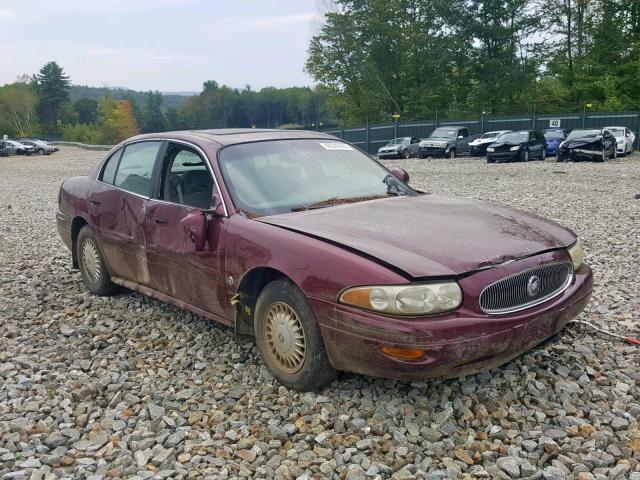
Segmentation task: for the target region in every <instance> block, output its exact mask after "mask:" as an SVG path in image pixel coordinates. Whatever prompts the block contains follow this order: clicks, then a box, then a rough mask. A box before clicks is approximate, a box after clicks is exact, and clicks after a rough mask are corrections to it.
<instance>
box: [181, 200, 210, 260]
mask: <svg viewBox="0 0 640 480" xmlns="http://www.w3.org/2000/svg"><path fill="white" fill-rule="evenodd" d="M180 223H181V224H182V228H183V229H184V233H185V234H186V235H188V236H189V238H190V239H191V241H192V242H193V244H194V246H195V249H196V252H201V251H202V250H204V245H205V244H206V243H207V219H206V217H205V215H204V213H203V212H202V211H201V210H193V211H192V212H189V214H187V216H186V217H184V218H183V219H182V220H180Z"/></svg>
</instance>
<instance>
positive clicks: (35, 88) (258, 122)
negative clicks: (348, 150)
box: [0, 62, 337, 144]
mask: <svg viewBox="0 0 640 480" xmlns="http://www.w3.org/2000/svg"><path fill="white" fill-rule="evenodd" d="M71 90H72V87H71V81H70V79H69V77H68V76H67V75H65V73H64V70H63V68H62V67H61V66H60V65H58V64H57V63H56V62H49V63H47V64H46V65H45V66H44V67H43V68H42V69H41V70H40V72H39V73H38V74H37V75H33V76H31V77H29V76H24V77H23V78H21V79H19V81H18V82H16V83H13V84H9V85H5V86H3V87H0V133H7V134H9V135H11V136H17V137H30V136H37V135H40V134H42V135H44V136H61V137H62V138H63V139H64V140H70V141H79V142H86V143H94V144H112V143H116V142H119V141H121V140H123V139H125V138H127V137H130V136H132V135H135V134H137V133H149V132H161V131H169V130H184V129H206V128H227V127H244V128H254V127H255V128H323V127H329V126H332V125H335V124H336V123H337V114H336V112H335V111H332V110H331V109H330V108H331V106H332V105H333V103H332V102H333V101H334V97H333V96H334V92H333V91H332V90H330V89H327V88H325V87H323V86H318V87H316V88H313V89H312V88H309V87H292V88H273V87H267V88H263V89H261V90H259V91H256V90H253V89H251V87H249V86H247V87H245V88H244V89H235V88H230V87H228V86H226V85H219V84H218V83H217V82H215V81H213V80H210V81H206V82H205V83H204V85H203V89H202V92H201V93H200V94H199V95H194V96H190V97H186V98H183V99H182V100H181V103H180V104H179V105H178V106H174V105H176V103H175V101H174V102H172V104H171V105H169V106H167V105H165V100H166V98H165V96H164V95H162V94H161V93H160V92H157V91H156V92H153V91H149V92H146V93H144V94H142V93H141V92H133V91H131V90H126V89H118V90H116V91H115V92H114V91H111V90H106V91H105V92H104V93H105V95H104V96H102V97H101V98H99V99H97V98H93V97H95V93H96V90H99V89H89V87H73V90H74V95H75V96H77V94H78V92H82V91H84V92H86V93H88V94H91V96H90V97H84V96H83V97H77V98H76V99H75V100H74V99H73V98H72V97H71V95H70V91H71ZM174 100H175V99H174Z"/></svg>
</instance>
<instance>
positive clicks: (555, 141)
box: [542, 128, 569, 156]
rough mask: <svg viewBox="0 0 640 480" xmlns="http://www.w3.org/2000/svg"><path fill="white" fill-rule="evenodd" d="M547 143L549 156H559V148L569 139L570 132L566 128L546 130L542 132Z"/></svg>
mask: <svg viewBox="0 0 640 480" xmlns="http://www.w3.org/2000/svg"><path fill="white" fill-rule="evenodd" d="M542 133H543V134H544V138H545V140H546V141H547V155H551V156H554V155H557V154H558V147H559V146H560V144H561V143H562V142H563V141H564V139H565V138H567V135H568V134H569V131H568V130H566V129H564V128H546V129H544V130H543V131H542Z"/></svg>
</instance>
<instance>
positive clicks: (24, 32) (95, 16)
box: [0, 0, 316, 91]
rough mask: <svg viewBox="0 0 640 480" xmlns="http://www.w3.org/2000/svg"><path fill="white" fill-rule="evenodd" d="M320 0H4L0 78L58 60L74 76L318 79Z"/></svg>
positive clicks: (182, 85)
mask: <svg viewBox="0 0 640 480" xmlns="http://www.w3.org/2000/svg"><path fill="white" fill-rule="evenodd" d="M315 13H316V10H315V2H314V0H102V1H99V0H0V58H2V59H3V61H2V67H0V85H2V84H5V83H10V82H13V81H15V79H16V77H17V76H19V75H22V74H25V73H26V74H32V73H35V72H37V71H38V70H39V69H40V68H41V67H42V65H44V64H45V63H46V62H47V61H50V60H55V61H57V62H58V63H59V64H60V65H62V67H63V68H64V69H65V72H66V73H67V74H68V75H69V76H70V77H71V81H72V82H73V83H74V84H79V85H90V86H111V87H128V88H132V89H135V90H149V89H152V90H156V89H157V90H161V91H200V90H201V87H202V83H203V82H204V81H205V80H216V81H218V82H219V83H224V84H227V85H230V86H232V87H244V85H246V84H249V85H251V86H252V87H254V88H258V89H259V88H262V87H265V86H269V85H273V86H276V87H286V86H294V85H311V84H312V83H313V81H312V79H311V78H310V77H309V76H308V75H307V74H306V73H304V71H303V69H304V62H305V58H306V50H307V46H308V42H309V38H310V37H311V35H312V31H313V29H312V25H313V23H314V21H313V18H314V14H315Z"/></svg>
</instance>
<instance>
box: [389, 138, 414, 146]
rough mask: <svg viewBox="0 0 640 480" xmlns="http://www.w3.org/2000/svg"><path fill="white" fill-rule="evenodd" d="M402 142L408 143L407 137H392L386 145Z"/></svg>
mask: <svg viewBox="0 0 640 480" xmlns="http://www.w3.org/2000/svg"><path fill="white" fill-rule="evenodd" d="M402 143H409V139H407V138H394V139H393V140H391V141H390V142H389V143H388V144H387V145H400V144H402Z"/></svg>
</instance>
